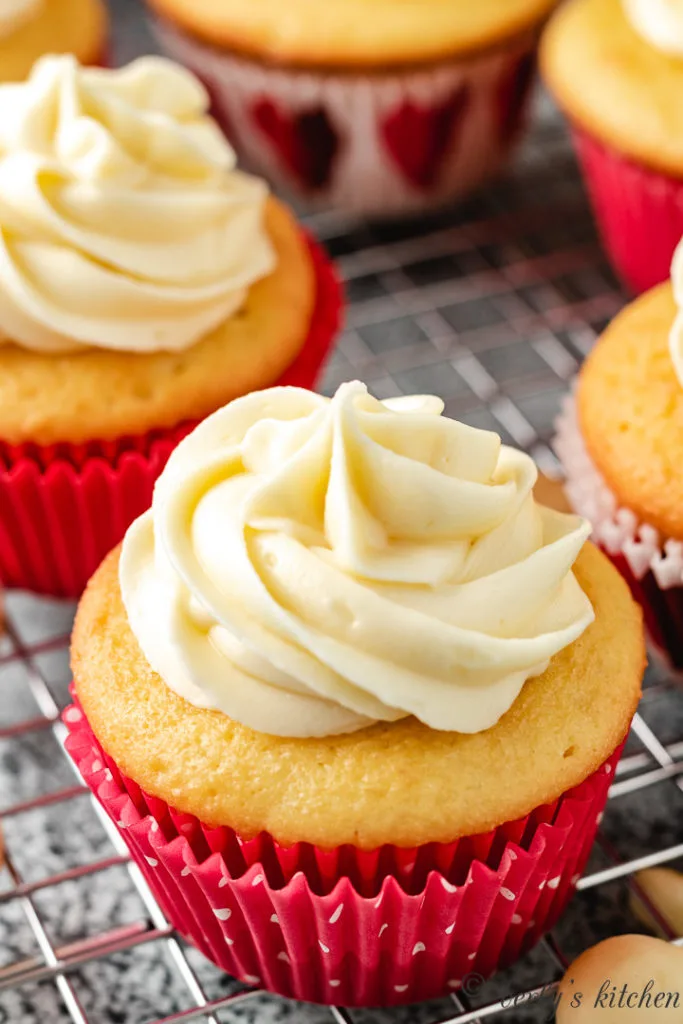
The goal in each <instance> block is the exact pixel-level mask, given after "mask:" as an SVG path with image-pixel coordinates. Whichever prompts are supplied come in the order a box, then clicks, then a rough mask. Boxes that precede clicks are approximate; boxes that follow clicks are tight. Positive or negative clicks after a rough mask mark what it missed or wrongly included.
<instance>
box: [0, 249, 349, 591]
mask: <svg viewBox="0 0 683 1024" xmlns="http://www.w3.org/2000/svg"><path fill="white" fill-rule="evenodd" d="M307 241H308V245H309V249H310V252H311V256H312V258H313V262H314V266H315V273H316V280H317V292H316V304H315V309H314V313H313V317H312V320H311V327H310V331H309V335H308V338H307V340H306V343H305V345H304V347H303V349H302V351H301V352H300V353H299V355H298V356H297V358H296V360H295V361H294V362H293V363H292V365H291V366H290V367H289V369H287V370H286V372H285V373H284V374H283V376H282V377H281V378H280V380H279V381H278V382H277V383H279V384H283V385H296V386H298V387H304V388H313V387H314V386H315V383H316V381H317V379H318V377H319V375H320V373H321V372H322V369H323V367H324V364H325V360H326V358H327V356H328V355H329V353H330V351H331V348H332V344H333V341H334V338H335V336H336V334H337V331H338V329H339V326H340V322H341V308H342V298H341V290H340V285H339V282H338V280H337V278H336V275H335V272H334V269H333V267H332V265H331V263H330V262H329V260H328V259H327V257H326V256H325V254H324V253H323V251H322V249H321V248H320V247H319V246H318V245H317V244H316V243H315V242H313V240H312V239H310V238H308V237H307ZM195 425H196V424H195V423H193V422H185V423H180V424H178V425H177V426H175V427H173V428H170V429H166V430H156V431H152V432H150V433H148V434H145V435H142V436H139V437H127V438H116V439H114V440H112V441H97V440H93V441H90V442H87V443H85V444H79V445H75V444H57V445H50V446H40V445H34V444H24V445H9V444H6V443H4V442H2V441H0V580H1V581H2V583H3V584H4V585H5V586H6V587H18V588H22V589H26V590H32V591H34V592H36V593H40V594H50V595H52V596H54V597H70V598H74V597H78V596H79V595H80V594H81V593H82V591H83V589H84V588H85V585H86V583H87V582H88V580H89V578H90V576H91V575H92V574H93V572H94V571H95V569H96V568H97V566H98V565H99V564H100V562H101V561H102V559H103V558H104V557H105V555H106V554H107V553H108V552H109V551H110V550H111V549H112V548H113V547H115V546H116V544H118V543H119V542H120V541H121V540H122V539H123V536H124V534H125V532H126V530H127V529H128V527H129V526H130V524H131V523H132V522H133V520H134V519H136V518H137V517H138V516H139V515H141V513H142V512H144V511H145V509H147V508H148V507H149V505H150V502H151V500H152V491H153V488H154V482H155V481H156V479H157V477H158V476H159V474H160V473H161V471H162V470H163V468H164V466H165V465H166V461H167V459H168V457H169V455H170V454H171V452H172V451H173V449H174V448H175V446H176V445H177V444H178V442H179V441H180V440H181V439H182V438H183V437H184V436H185V435H186V434H187V433H189V432H190V430H192V428H193V427H194V426H195Z"/></svg>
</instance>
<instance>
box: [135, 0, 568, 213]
mask: <svg viewBox="0 0 683 1024" xmlns="http://www.w3.org/2000/svg"><path fill="white" fill-rule="evenodd" d="M150 3H151V6H152V7H153V9H154V11H155V13H156V14H157V24H158V31H159V37H160V40H161V42H162V44H163V45H164V46H165V48H166V49H167V50H168V52H169V53H170V54H171V56H173V57H175V58H176V59H178V60H180V61H181V62H183V63H185V64H187V66H188V67H190V68H192V70H193V71H194V72H195V73H196V74H198V75H200V77H202V78H203V79H204V80H205V81H206V82H207V84H208V86H209V88H210V89H211V92H212V95H213V98H214V103H215V110H216V113H217V116H219V117H220V118H221V119H222V121H223V123H224V126H225V129H226V131H227V133H228V135H229V137H230V138H231V140H233V141H234V143H235V145H236V146H237V147H238V149H239V151H240V152H241V153H243V154H244V155H245V157H246V158H247V159H248V161H249V164H250V166H254V167H256V168H257V169H259V171H260V172H261V173H263V174H264V176H266V177H268V178H269V179H270V180H272V181H273V182H276V183H277V184H278V185H279V186H281V187H282V188H283V189H285V190H287V191H288V192H291V193H294V194H296V195H297V196H298V197H299V198H301V199H303V200H305V201H307V202H309V203H312V204H316V205H318V204H325V205H327V206H336V207H340V208H344V209H352V210H354V211H359V212H365V213H369V214H386V213H389V212H402V211H405V210H415V209H424V208H426V207H429V206H434V205H435V204H439V203H443V202H446V201H449V200H452V199H453V198H455V197H457V196H460V195H463V194H465V193H466V192H469V191H470V190H472V189H473V188H476V187H477V186H479V185H481V184H482V182H483V181H485V180H486V179H487V178H489V177H490V176H491V175H493V174H495V173H496V171H497V170H498V169H499V168H500V166H501V163H502V161H503V160H504V158H505V157H506V156H507V154H508V151H509V148H510V145H511V143H512V142H513V141H514V139H515V138H516V137H517V135H518V130H519V128H520V124H521V120H522V116H523V112H524V101H525V98H526V95H527V92H528V86H529V84H530V82H531V79H532V72H533V67H534V59H533V58H534V54H535V48H536V42H537V38H538V32H539V29H540V27H541V25H542V23H543V21H544V20H545V18H546V16H547V14H548V13H549V11H550V10H551V8H552V7H553V5H554V0H484V2H483V3H478V4H472V3H470V2H469V0H426V2H424V3H413V2H410V0H398V2H397V0H348V2H347V0H334V2H333V3H330V4H325V5H323V6H322V7H321V6H320V4H318V3H316V2H315V0H295V2H294V3H292V4H286V5H283V4H281V3H279V2H278V0H268V2H265V3H259V4H251V5H248V4H247V5H245V4H243V3H239V2H238V0H228V2H227V3H221V4H218V5H217V4H213V3H211V2H209V0H206V2H203V3H199V4H194V3H190V2H186V0H150Z"/></svg>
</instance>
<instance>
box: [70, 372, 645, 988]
mask: <svg viewBox="0 0 683 1024" xmlns="http://www.w3.org/2000/svg"><path fill="white" fill-rule="evenodd" d="M442 412H443V402H441V401H440V400H439V399H437V398H434V397H430V396H414V397H411V398H402V399H392V400H387V401H385V402H377V401H376V400H374V399H373V398H371V397H370V395H369V394H368V393H367V390H366V388H365V387H364V386H363V385H362V384H360V383H358V382H355V383H351V384H346V385H342V387H341V388H340V389H339V390H338V392H337V393H336V395H335V396H334V398H333V399H326V398H322V397H321V396H318V395H314V394H312V393H310V392H306V391H302V390H300V389H271V390H268V391H263V392H260V393H257V394H252V395H249V396H247V397H245V398H242V399H238V400H237V401H236V402H233V403H232V404H231V405H229V406H226V408H225V409H223V410H220V411H219V412H217V413H215V414H214V415H213V416H211V417H209V419H208V420H205V421H204V423H203V424H201V425H200V426H199V427H198V428H197V429H196V430H195V431H194V432H193V433H192V434H191V435H190V436H188V437H187V438H186V439H185V440H184V441H183V442H181V444H180V445H179V446H178V448H177V449H176V450H175V452H174V453H173V455H172V456H171V459H170V460H169V463H168V465H167V467H166V469H165V470H164V472H163V474H162V475H161V477H160V479H159V481H158V482H157V486H156V488H155V494H154V500H153V504H152V508H151V510H150V511H149V512H148V513H146V514H145V515H144V516H142V517H141V518H140V519H139V520H138V521H137V522H136V523H135V524H134V525H133V526H132V527H131V528H130V530H129V531H128V533H127V535H126V538H125V540H124V544H123V546H122V548H121V550H120V551H119V550H115V551H114V552H112V553H111V554H110V556H109V557H108V558H107V559H106V560H105V562H104V563H103V565H102V566H101V568H100V569H99V570H98V572H97V573H96V574H95V576H94V577H93V579H92V580H91V582H90V584H89V586H88V589H87V591H86V593H85V595H84V596H83V598H82V600H81V603H80V605H79V609H78V614H77V619H76V625H75V630H74V634H73V642H72V667H73V675H74V681H75V695H76V698H77V701H78V706H77V707H74V708H71V709H69V710H68V711H67V713H66V715H65V720H66V722H67V724H68V725H69V728H70V729H72V730H73V735H72V737H71V740H70V741H69V749H70V750H71V752H72V754H73V756H74V758H75V760H76V763H77V764H78V766H79V768H80V770H81V772H82V774H83V777H84V778H85V780H86V781H87V782H88V784H89V785H90V787H91V788H92V790H93V791H94V792H95V793H96V794H97V796H98V798H99V799H100V800H101V801H102V803H103V805H104V807H105V808H106V810H107V812H108V813H109V814H110V815H111V816H112V818H113V820H114V821H115V822H116V824H117V827H118V828H119V829H120V831H121V834H122V835H123V836H124V838H126V840H127V841H128V843H129V845H130V847H131V850H132V852H133V856H134V857H135V859H136V862H137V863H138V864H139V865H140V867H141V869H142V870H143V871H144V872H145V874H146V876H147V877H148V879H149V880H150V884H151V885H152V886H153V887H154V889H155V892H158V893H159V896H160V899H161V901H162V905H163V907H164V910H165V912H166V913H167V915H168V916H169V919H170V920H171V921H173V922H174V923H176V924H177V925H178V926H179V927H180V928H182V929H183V932H184V934H186V935H188V936H189V937H190V938H191V940H193V941H195V942H198V944H199V945H200V947H201V948H202V949H203V950H204V951H205V952H206V953H207V955H209V956H210V957H211V958H212V959H213V960H215V962H216V963H217V964H219V965H220V966H221V967H222V968H224V969H225V970H229V971H231V972H232V973H237V975H238V976H239V977H243V978H244V979H245V980H248V976H247V972H248V975H249V976H250V977H252V978H253V977H258V978H261V979H263V983H264V984H266V986H267V987H269V988H272V989H273V990H275V991H277V992H280V993H282V994H283V995H287V996H290V997H295V998H300V999H307V1000H312V1001H315V1002H338V1001H342V1002H343V1003H344V1004H345V1005H347V1004H348V1005H359V1004H361V1005H362V1004H366V1005H382V1004H393V1003H397V1002H405V1001H411V1002H414V1001H415V1000H420V999H425V998H429V997H431V996H436V995H440V994H443V993H445V992H448V991H452V989H453V988H454V983H453V979H455V978H462V977H464V976H465V975H466V973H467V969H468V968H469V969H470V970H471V964H472V963H473V962H475V961H476V960H477V957H478V956H480V955H482V956H484V955H485V956H487V957H489V959H488V960H487V964H488V968H487V969H490V970H493V969H496V968H497V967H503V966H506V965H507V964H508V963H509V962H510V961H511V960H514V959H515V958H516V957H517V956H518V955H519V954H520V952H521V951H522V950H523V949H527V948H529V947H530V946H531V945H532V944H533V942H534V941H536V940H537V939H538V938H539V937H540V935H541V934H542V933H543V932H544V931H545V930H546V929H547V928H549V927H552V925H553V924H554V922H555V921H556V919H557V916H558V915H559V913H560V912H561V910H562V908H563V907H564V906H565V904H566V902H567V900H568V899H569V897H570V895H571V894H572V892H573V890H574V888H575V886H576V883H577V881H578V878H579V877H580V874H581V871H582V870H583V867H584V865H585V863H586V860H587V858H588V854H589V851H590V847H591V844H592V841H593V838H594V835H595V831H596V828H597V824H598V820H599V816H600V814H601V813H602V810H603V808H604V804H605V801H606V799H607V795H608V790H609V787H610V785H611V783H612V780H613V773H614V771H615V767H616V761H617V759H618V755H619V753H620V750H621V745H622V742H623V740H624V738H625V736H626V733H627V731H628V728H629V724H630V721H631V718H632V716H633V713H634V711H635V708H636V705H637V702H638V699H639V696H640V687H641V679H642V673H643V667H644V649H643V637H642V628H641V616H640V612H639V610H638V608H637V606H636V605H635V603H634V602H633V600H632V598H631V596H630V594H629V592H628V588H627V587H626V584H625V583H624V582H623V580H622V579H621V578H620V577H619V574H618V573H617V572H616V571H615V570H614V568H613V567H612V566H611V565H610V564H609V562H608V560H607V559H606V558H605V557H604V556H603V555H601V554H600V552H598V551H597V550H596V549H595V548H594V547H592V546H591V545H587V546H585V547H584V541H585V538H586V536H587V534H588V532H589V530H588V524H586V523H585V522H584V521H583V520H581V519H579V518H577V517H575V516H572V515H567V514H566V513H562V512H558V511H553V510H551V509H550V508H546V507H543V506H541V505H539V504H538V503H537V502H536V499H535V496H534V486H535V484H536V480H537V471H536V469H535V466H534V464H533V462H532V460H531V459H530V458H529V457H528V456H527V455H524V454H523V453H521V452H518V451H515V450H513V449H511V448H507V447H505V446H503V445H501V443H500V439H499V438H498V437H497V436H496V435H495V434H491V433H489V432H486V431H481V430H474V429H472V428H470V427H466V426H464V425H463V424H459V423H457V422H455V421H453V420H447V419H446V418H445V417H443V416H442ZM544 490H545V493H548V487H545V488H544ZM551 493H553V497H554V492H553V491H552V490H551ZM105 766H106V767H105ZM217 922H218V923H217ZM302 922H306V924H305V926H303V925H302ZM475 925H476V926H475ZM396 935H403V936H406V938H405V941H404V942H403V944H402V953H400V954H399V955H398V956H397V955H396V950H395V948H394V946H395V943H396ZM385 936H386V937H385ZM494 936H495V940H494V941H493V945H492V942H491V940H492V939H493V937H494ZM494 947H495V950H496V951H497V952H496V953H495V954H494V955H493V956H492V954H491V952H490V950H491V949H492V948H494ZM359 948H362V950H363V956H362V960H359V959H357V951H358V949H359ZM283 953H284V956H283V955H282V954H283ZM311 962H313V964H314V969H311ZM303 963H305V964H306V965H307V969H306V970H302V969H301V964H303ZM344 964H351V965H353V969H351V970H347V969H346V968H345V967H344V966H343V965H344ZM282 965H283V966H282ZM253 983H255V982H253Z"/></svg>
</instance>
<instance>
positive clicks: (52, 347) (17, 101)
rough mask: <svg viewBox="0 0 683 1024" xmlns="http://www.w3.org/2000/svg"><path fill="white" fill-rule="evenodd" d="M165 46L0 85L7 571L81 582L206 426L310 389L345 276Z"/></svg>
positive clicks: (52, 62) (20, 577)
mask: <svg viewBox="0 0 683 1024" xmlns="http://www.w3.org/2000/svg"><path fill="white" fill-rule="evenodd" d="M207 106H208V99H207V96H206V93H205V91H204V89H203V87H202V86H201V85H200V83H199V82H198V81H197V80H196V79H194V78H193V77H192V76H191V75H190V74H189V72H187V71H185V70H184V69H181V68H179V67H177V66H176V65H173V64H171V63H170V62H168V61H165V60H161V59H158V58H146V59H143V60H140V61H136V62H135V63H134V64H131V65H130V66H129V67H127V68H124V69H122V70H119V71H104V70H95V69H84V68H82V67H80V66H79V65H78V64H77V63H76V61H75V60H74V59H73V58H70V57H61V58H55V57H50V58H44V59H43V60H41V61H39V62H38V64H37V65H36V67H35V69H34V71H33V73H32V75H31V77H30V78H29V80H28V81H27V82H26V83H22V84H17V85H5V86H2V87H0V579H2V580H4V582H5V583H6V585H8V586H24V587H29V588H31V589H34V590H39V591H43V592H47V593H52V594H56V595H77V594H79V593H80V592H81V591H82V589H83V587H84V586H85V583H86V582H87V579H88V577H89V576H90V574H91V573H92V572H93V571H94V569H95V568H96V566H97V565H98V564H99V562H100V560H101V559H102V557H103V556H104V555H105V554H106V552H107V551H108V550H110V548H111V547H112V546H113V545H114V544H115V543H118V541H120V540H121V538H122V537H123V534H124V532H125V530H126V528H127V526H128V525H129V524H130V523H131V522H132V520H133V519H134V518H135V516H136V515H138V514H140V512H142V511H143V509H144V508H146V507H147V505H148V504H149V501H150V500H151V495H152V485H153V481H154V479H155V478H156V476H157V475H158V473H159V472H160V470H161V469H162V467H163V465H164V462H165V460H166V458H167V457H168V454H169V452H170V451H171V449H172V448H173V446H174V445H175V443H176V442H177V440H178V438H179V437H180V436H182V435H184V434H185V433H186V432H187V431H188V429H190V427H191V425H192V424H193V423H195V422H196V421H198V420H199V419H201V418H203V417H204V416H206V415H207V414H208V413H210V412H213V411H214V410H215V409H216V408H218V407H220V406H222V405H223V404H225V402H226V401H229V400H230V399H232V398H234V397H236V396H238V395H240V394H243V393H245V392H247V391H250V390H252V389H256V388H261V387H266V386H269V385H271V384H273V383H275V382H276V381H278V380H279V379H282V380H284V381H285V382H287V383H295V384H302V385H305V386H312V385H313V382H314V380H315V377H316V374H317V372H318V371H319V369H320V367H321V364H322V362H323V359H324V357H325V355H326V353H327V350H328V348H329V346H330V344H331V342H332V339H333V336H334V333H335V329H336V326H337V321H338V314H339V295H338V289H337V285H336V281H335V278H334V276H333V274H332V272H331V269H330V267H329V264H328V263H327V262H326V260H325V258H324V257H323V255H322V253H321V252H320V250H319V249H318V248H317V247H316V246H315V245H314V244H313V242H312V241H311V240H310V239H309V238H308V237H307V236H306V235H304V233H303V232H302V230H301V229H300V227H299V226H298V224H297V223H296V221H295V220H294V218H293V216H292V215H291V213H290V212H289V211H288V210H287V209H286V208H285V207H284V206H282V205H281V204H280V203H278V202H277V201H275V200H274V199H272V198H269V196H268V194H267V189H266V187H265V185H264V184H263V182H261V181H259V180H257V179H254V178H251V177H249V176H247V175H244V174H242V173H240V172H239V171H237V170H236V169H235V160H234V154H233V152H232V150H231V149H230V147H229V146H228V144H227V143H226V142H225V139H224V137H223V135H222V133H221V132H220V130H219V129H218V127H217V125H216V124H215V122H214V121H213V120H211V119H210V118H209V117H208V116H207V114H206V110H207Z"/></svg>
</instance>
